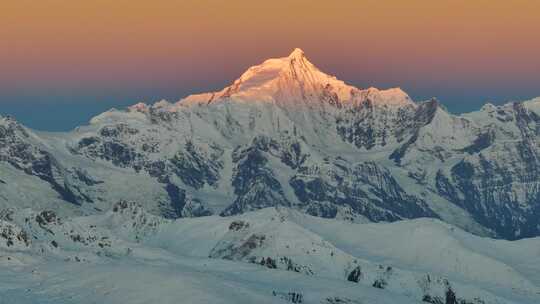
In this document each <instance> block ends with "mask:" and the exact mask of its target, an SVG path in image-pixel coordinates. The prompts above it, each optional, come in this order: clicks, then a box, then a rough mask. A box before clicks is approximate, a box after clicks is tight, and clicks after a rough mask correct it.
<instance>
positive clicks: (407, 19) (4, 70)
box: [0, 0, 540, 98]
mask: <svg viewBox="0 0 540 304" xmlns="http://www.w3.org/2000/svg"><path fill="white" fill-rule="evenodd" d="M0 41H1V43H2V47H0V64H1V70H0V90H4V91H5V90H7V91H13V92H15V93H14V94H16V92H17V91H18V90H19V91H21V90H34V91H39V90H56V91H62V90H69V91H77V90H129V89H132V88H154V89H155V88H162V89H164V90H169V91H168V92H170V91H171V90H173V89H176V91H177V92H178V94H179V95H182V94H184V93H189V90H190V89H192V90H210V89H219V88H220V86H222V85H224V84H226V83H228V82H230V81H232V80H234V79H235V78H236V77H237V76H239V74H240V73H241V72H242V71H243V70H244V69H246V68H247V67H248V66H250V65H253V64H256V63H259V62H260V61H261V60H263V59H265V58H268V57H276V56H285V55H287V54H288V53H289V52H290V50H292V49H293V48H294V47H300V48H302V49H304V51H305V52H306V54H307V56H308V57H309V58H310V60H311V61H312V62H314V63H315V64H316V65H318V66H319V67H321V68H322V69H323V70H325V71H327V72H329V73H331V74H335V75H337V76H338V77H339V78H341V79H343V80H346V81H348V82H351V83H353V84H355V85H357V86H360V87H362V86H368V85H375V86H381V87H385V86H402V87H404V89H405V90H408V89H409V90H412V91H415V90H416V91H418V92H420V95H422V94H424V91H422V90H427V91H426V93H425V95H429V94H428V93H430V92H431V91H429V90H430V89H433V90H432V91H433V92H436V91H437V90H442V94H443V95H444V94H445V93H444V89H448V90H468V89H473V88H479V89H482V88H483V89H486V90H488V91H489V89H490V88H492V87H493V88H497V89H499V90H502V89H504V88H501V86H504V85H508V86H509V88H508V90H509V91H508V92H514V91H516V92H518V90H521V91H519V92H525V91H526V92H531V94H533V91H534V90H535V88H538V87H539V85H538V83H540V59H539V57H540V56H539V55H538V53H539V51H540V1H524V0H514V1H493V0H492V1H461V0H456V1H433V0H430V1H419V0H416V1H278V0H272V1H253V0H252V1H247V0H246V1H204V0H199V1H191V0H189V1H188V0H183V1H171V0H153V1H133V0H132V1H120V0H116V1H112V0H108V1H101V0H92V1H83V0H78V1H60V0H40V1H35V0H32V1H28V0H16V1H3V3H2V5H1V9H0ZM538 93H539V94H538V95H540V92H538ZM178 97H181V96H178ZM489 97H490V96H486V98H489Z"/></svg>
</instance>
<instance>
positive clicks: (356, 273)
mask: <svg viewBox="0 0 540 304" xmlns="http://www.w3.org/2000/svg"><path fill="white" fill-rule="evenodd" d="M361 279H362V268H360V266H356V267H355V268H354V269H353V270H352V271H351V272H350V273H349V275H348V276H347V281H350V282H355V283H358V282H360V280H361Z"/></svg>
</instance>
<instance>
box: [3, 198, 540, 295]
mask: <svg viewBox="0 0 540 304" xmlns="http://www.w3.org/2000/svg"><path fill="white" fill-rule="evenodd" d="M539 248H540V239H538V238H534V239H524V240H520V241H502V240H493V239H489V238H482V237H477V236H473V235H471V234H469V233H467V232H465V231H462V230H460V229H458V228H454V227H453V226H450V225H448V224H445V223H443V222H441V221H439V220H432V219H419V220H414V221H402V222H397V223H391V224H390V223H389V224H383V223H377V224H354V223H350V222H342V221H338V220H330V219H321V218H317V217H312V216H309V215H305V214H304V213H301V212H298V211H295V210H293V209H289V208H277V209H275V208H267V209H262V210H259V211H255V212H247V213H245V214H242V215H237V216H232V217H219V216H209V217H202V218H192V219H188V218H185V219H177V220H167V219H163V218H161V217H156V216H153V215H150V214H149V213H148V212H146V211H145V210H144V208H142V207H141V206H140V205H138V204H136V203H129V202H125V201H122V202H119V203H117V204H115V205H114V206H113V207H112V209H111V210H109V211H107V212H105V213H103V214H99V215H92V216H82V217H72V218H61V217H58V216H57V215H56V214H55V213H53V212H50V211H41V212H37V211H32V210H30V209H24V210H13V209H12V210H4V211H2V213H1V215H0V268H1V270H2V271H0V295H1V297H0V303H126V302H128V303H178V301H181V302H183V303H254V302H257V303H328V304H335V303H421V302H424V303H433V304H438V303H460V304H468V303H473V304H481V303H482V304H489V303H538V301H540V276H539V275H538V274H539V273H540V258H539V257H540V255H539V252H538V249H539Z"/></svg>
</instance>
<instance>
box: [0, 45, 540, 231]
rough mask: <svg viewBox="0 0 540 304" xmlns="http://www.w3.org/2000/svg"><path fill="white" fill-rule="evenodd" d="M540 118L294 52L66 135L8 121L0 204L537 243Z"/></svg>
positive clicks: (1, 149) (527, 110)
mask: <svg viewBox="0 0 540 304" xmlns="http://www.w3.org/2000/svg"><path fill="white" fill-rule="evenodd" d="M539 114H540V113H539V107H538V100H531V101H528V102H521V103H520V102H516V103H508V104H506V105H503V106H493V105H490V104H487V105H485V106H484V107H483V108H482V109H481V110H479V111H477V112H473V113H469V114H464V115H459V116H456V115H452V114H450V113H448V112H447V111H446V110H445V109H444V108H443V107H442V106H441V105H440V104H439V103H438V102H437V101H436V100H430V101H426V102H421V103H415V102H413V101H412V100H411V99H410V98H409V97H408V96H407V94H406V93H405V92H403V91H402V90H401V89H399V88H394V89H388V90H378V89H375V88H368V89H358V88H355V87H353V86H350V85H348V84H346V83H344V82H342V81H340V80H337V79H336V78H335V77H333V76H329V75H327V74H325V73H323V72H321V71H320V70H319V69H317V68H316V67H315V66H314V65H313V64H312V63H311V62H309V60H307V58H306V56H305V54H304V53H303V52H302V51H301V50H299V49H296V50H294V51H293V52H292V53H291V54H290V55H289V56H287V57H283V58H277V59H269V60H267V61H265V62H263V63H261V64H260V65H257V66H254V67H252V68H249V69H248V70H247V71H246V72H245V73H244V74H243V75H241V77H240V78H238V79H237V80H236V81H234V82H233V84H232V85H230V86H228V87H226V88H224V89H223V90H221V91H218V92H213V93H205V94H198V95H192V96H189V97H187V98H185V99H183V100H181V101H179V102H177V103H168V102H166V101H161V102H158V103H156V104H154V105H146V104H142V103H139V104H136V105H134V106H132V107H130V108H129V109H127V110H126V111H118V110H111V111H108V112H105V113H102V114H100V115H98V116H96V117H94V118H93V119H92V120H91V122H90V125H88V126H82V127H80V128H77V129H76V130H74V131H72V132H68V133H44V132H38V131H32V130H29V129H27V128H25V127H24V126H22V125H20V124H19V123H18V122H16V121H15V120H13V119H12V118H0V206H3V207H19V208H21V207H30V208H35V209H43V208H47V209H51V210H54V211H56V212H57V213H58V214H61V215H83V214H86V215H88V214H97V213H101V212H103V210H108V209H109V208H110V207H111V206H112V204H114V203H115V202H117V201H118V200H121V199H126V200H137V201H139V202H140V203H141V204H142V205H143V206H144V207H145V208H146V209H147V210H148V211H150V212H151V213H153V214H156V215H160V216H163V217H166V218H180V217H198V216H207V215H223V216H230V215H236V214H241V213H244V212H248V211H252V210H257V209H261V208H266V207H272V206H284V207H290V208H293V209H296V210H299V211H302V212H304V213H307V214H311V215H315V216H319V217H323V218H337V219H346V220H350V221H352V222H367V221H371V222H381V221H384V222H393V221H397V220H403V219H414V218H421V217H431V218H438V219H441V220H442V221H445V222H447V223H450V224H453V225H455V226H458V227H460V228H463V229H465V230H467V231H469V232H472V233H475V234H477V235H483V236H493V237H499V238H505V239H520V238H524V237H534V236H538V235H540V158H539V153H540V140H539V138H540V137H539V136H538V135H539V133H540V124H539V122H540V115H539Z"/></svg>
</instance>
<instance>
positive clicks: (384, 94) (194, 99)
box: [181, 48, 412, 105]
mask: <svg viewBox="0 0 540 304" xmlns="http://www.w3.org/2000/svg"><path fill="white" fill-rule="evenodd" d="M322 96H330V97H331V99H333V102H335V103H336V104H346V103H349V104H352V103H360V102H362V101H364V100H366V99H371V100H373V101H374V102H376V103H387V104H389V105H407V104H411V103H412V101H411V100H410V98H409V96H408V95H407V94H406V93H405V92H403V91H402V90H401V89H399V88H394V89H389V90H378V89H375V88H369V89H367V90H360V89H358V88H356V87H354V86H351V85H348V84H346V83H345V82H343V81H341V80H338V79H337V78H336V77H334V76H331V75H328V74H326V73H324V72H322V71H321V70H319V69H318V68H317V67H316V66H315V65H314V64H313V63H311V62H310V61H309V60H308V59H307V57H306V55H305V53H304V51H303V50H301V49H299V48H296V49H294V50H293V51H292V52H291V53H290V54H289V56H287V57H281V58H273V59H268V60H266V61H264V62H263V63H261V64H259V65H256V66H252V67H250V68H249V69H248V70H247V71H246V72H244V73H243V74H242V75H241V76H240V78H238V79H237V80H235V81H234V82H233V83H232V84H231V85H230V86H228V87H226V88H224V89H223V90H221V91H219V92H213V93H205V94H197V95H191V96H188V97H187V98H185V99H184V100H182V101H181V103H184V104H193V103H210V102H216V101H223V100H233V101H249V102H254V101H255V102H257V101H259V102H264V101H269V102H275V103H278V104H282V105H287V104H291V103H293V104H298V103H305V102H310V103H311V102H315V101H319V100H320V99H321V97H322Z"/></svg>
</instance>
